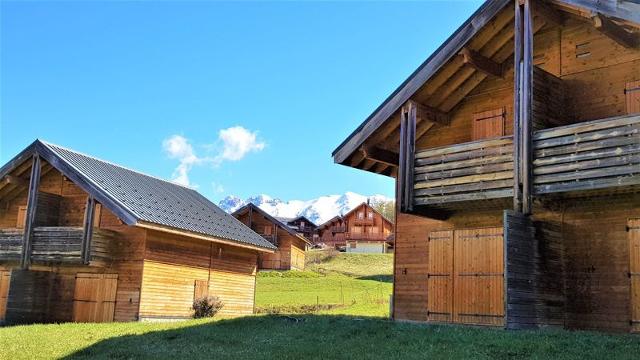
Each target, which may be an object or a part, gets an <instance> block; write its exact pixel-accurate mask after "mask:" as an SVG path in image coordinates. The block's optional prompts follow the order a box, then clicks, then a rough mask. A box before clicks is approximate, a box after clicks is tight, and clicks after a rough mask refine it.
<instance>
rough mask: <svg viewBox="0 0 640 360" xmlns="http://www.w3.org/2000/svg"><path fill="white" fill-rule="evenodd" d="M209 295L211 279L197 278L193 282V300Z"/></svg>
mask: <svg viewBox="0 0 640 360" xmlns="http://www.w3.org/2000/svg"><path fill="white" fill-rule="evenodd" d="M207 296H209V280H196V281H195V282H194V284H193V300H194V301H195V300H198V299H202V298H204V297H207Z"/></svg>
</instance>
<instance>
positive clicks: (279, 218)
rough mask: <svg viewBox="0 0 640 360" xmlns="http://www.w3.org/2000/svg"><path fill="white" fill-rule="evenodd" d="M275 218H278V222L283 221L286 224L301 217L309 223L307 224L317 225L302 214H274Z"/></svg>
mask: <svg viewBox="0 0 640 360" xmlns="http://www.w3.org/2000/svg"><path fill="white" fill-rule="evenodd" d="M275 218H276V219H278V220H280V222H283V223H285V224H288V223H290V222H294V221H296V220H299V219H303V220H304V221H305V222H306V223H309V225H312V226H313V227H317V225H316V224H315V223H314V222H313V221H311V220H309V219H308V218H307V217H306V216H304V215H298V216H296V217H282V216H275Z"/></svg>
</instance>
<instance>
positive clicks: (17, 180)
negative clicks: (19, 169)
mask: <svg viewBox="0 0 640 360" xmlns="http://www.w3.org/2000/svg"><path fill="white" fill-rule="evenodd" d="M4 181H5V182H6V183H7V184H14V185H16V186H22V187H27V186H29V180H28V179H24V178H21V177H19V176H14V175H5V176H4Z"/></svg>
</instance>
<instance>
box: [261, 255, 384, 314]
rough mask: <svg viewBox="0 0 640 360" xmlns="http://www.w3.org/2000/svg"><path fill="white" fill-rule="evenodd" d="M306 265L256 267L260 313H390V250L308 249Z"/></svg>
mask: <svg viewBox="0 0 640 360" xmlns="http://www.w3.org/2000/svg"><path fill="white" fill-rule="evenodd" d="M308 258H309V260H308V264H307V269H306V271H284V272H282V271H271V272H260V273H259V274H258V279H257V288H256V308H257V310H258V312H259V313H315V314H345V315H359V316H380V317H387V316H388V315H389V296H390V295H391V289H392V276H391V274H392V271H393V255H391V254H380V255H364V254H344V253H327V252H324V251H311V252H310V253H309V255H308Z"/></svg>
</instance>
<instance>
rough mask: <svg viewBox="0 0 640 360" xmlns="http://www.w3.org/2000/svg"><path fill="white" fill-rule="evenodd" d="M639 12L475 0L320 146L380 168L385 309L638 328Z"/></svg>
mask: <svg viewBox="0 0 640 360" xmlns="http://www.w3.org/2000/svg"><path fill="white" fill-rule="evenodd" d="M639 14H640V6H639V5H637V4H633V3H632V2H629V1H601V2H585V1H569V0H567V1H562V0H554V1H542V0H517V1H498V0H496V1H493V0H492V1H487V2H486V3H485V4H484V5H483V6H482V7H481V8H480V9H479V10H478V11H477V12H476V13H475V14H474V15H473V16H472V18H471V19H469V21H467V22H466V23H465V24H463V26H462V27H461V28H460V29H459V30H458V31H457V32H456V33H455V34H454V35H453V36H452V37H451V38H450V39H449V40H447V42H446V43H445V44H444V45H443V46H442V47H441V48H440V49H439V50H438V51H437V52H436V53H435V54H434V55H433V56H432V57H430V58H429V59H428V60H427V61H426V62H425V63H424V64H423V65H422V66H421V67H420V68H419V69H418V70H417V71H416V73H414V74H413V75H412V76H411V77H410V78H409V79H408V80H407V81H406V82H405V83H403V85H402V86H401V87H400V88H399V89H398V91H396V92H394V93H393V94H392V95H391V96H390V98H389V99H387V100H386V101H385V102H384V103H383V104H382V105H381V106H380V107H379V108H378V109H377V110H376V112H374V114H372V115H371V117H370V118H369V119H367V120H366V121H365V123H364V124H363V125H362V126H361V127H360V128H358V130H356V131H355V132H354V133H353V134H352V135H351V136H350V137H349V138H348V139H347V140H345V142H343V144H342V145H341V146H340V147H339V148H338V149H336V151H335V152H334V160H335V161H336V162H338V163H341V164H345V165H348V166H353V167H357V168H360V169H363V170H366V171H372V172H376V173H380V174H384V175H389V176H392V177H394V178H396V184H397V187H396V195H397V205H398V209H397V218H396V219H397V220H396V234H395V247H396V248H395V259H394V262H395V266H394V268H395V271H394V280H395V281H394V302H393V317H394V318H395V319H398V320H414V321H426V322H454V323H467V324H485V325H493V326H504V327H506V328H510V329H515V328H537V327H543V326H558V327H567V328H580V329H599V330H607V331H638V329H639V326H638V313H639V312H638V309H639V305H638V304H639V300H638V299H639V297H638V294H639V293H640V290H638V289H639V285H638V281H637V280H638V277H637V276H636V274H637V271H636V270H637V269H638V266H637V263H638V261H637V259H638V256H637V254H638V251H639V250H638V246H637V236H636V235H637V234H638V232H637V231H636V228H637V219H638V218H639V216H640V157H639V156H640V108H639V107H638V104H639V103H640V91H638V88H639V87H638V84H639V81H640V47H639V46H640V15H639ZM514 64H516V65H515V66H514ZM486 232H489V234H487V233H486ZM461 238H467V239H469V241H468V243H464V242H463V241H462V240H461ZM471 239H473V240H471ZM469 253H471V254H473V256H471V257H469V255H468V254H469ZM461 273H462V274H464V273H468V274H469V276H468V277H466V276H461ZM472 275H473V276H472ZM461 314H462V315H461Z"/></svg>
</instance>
